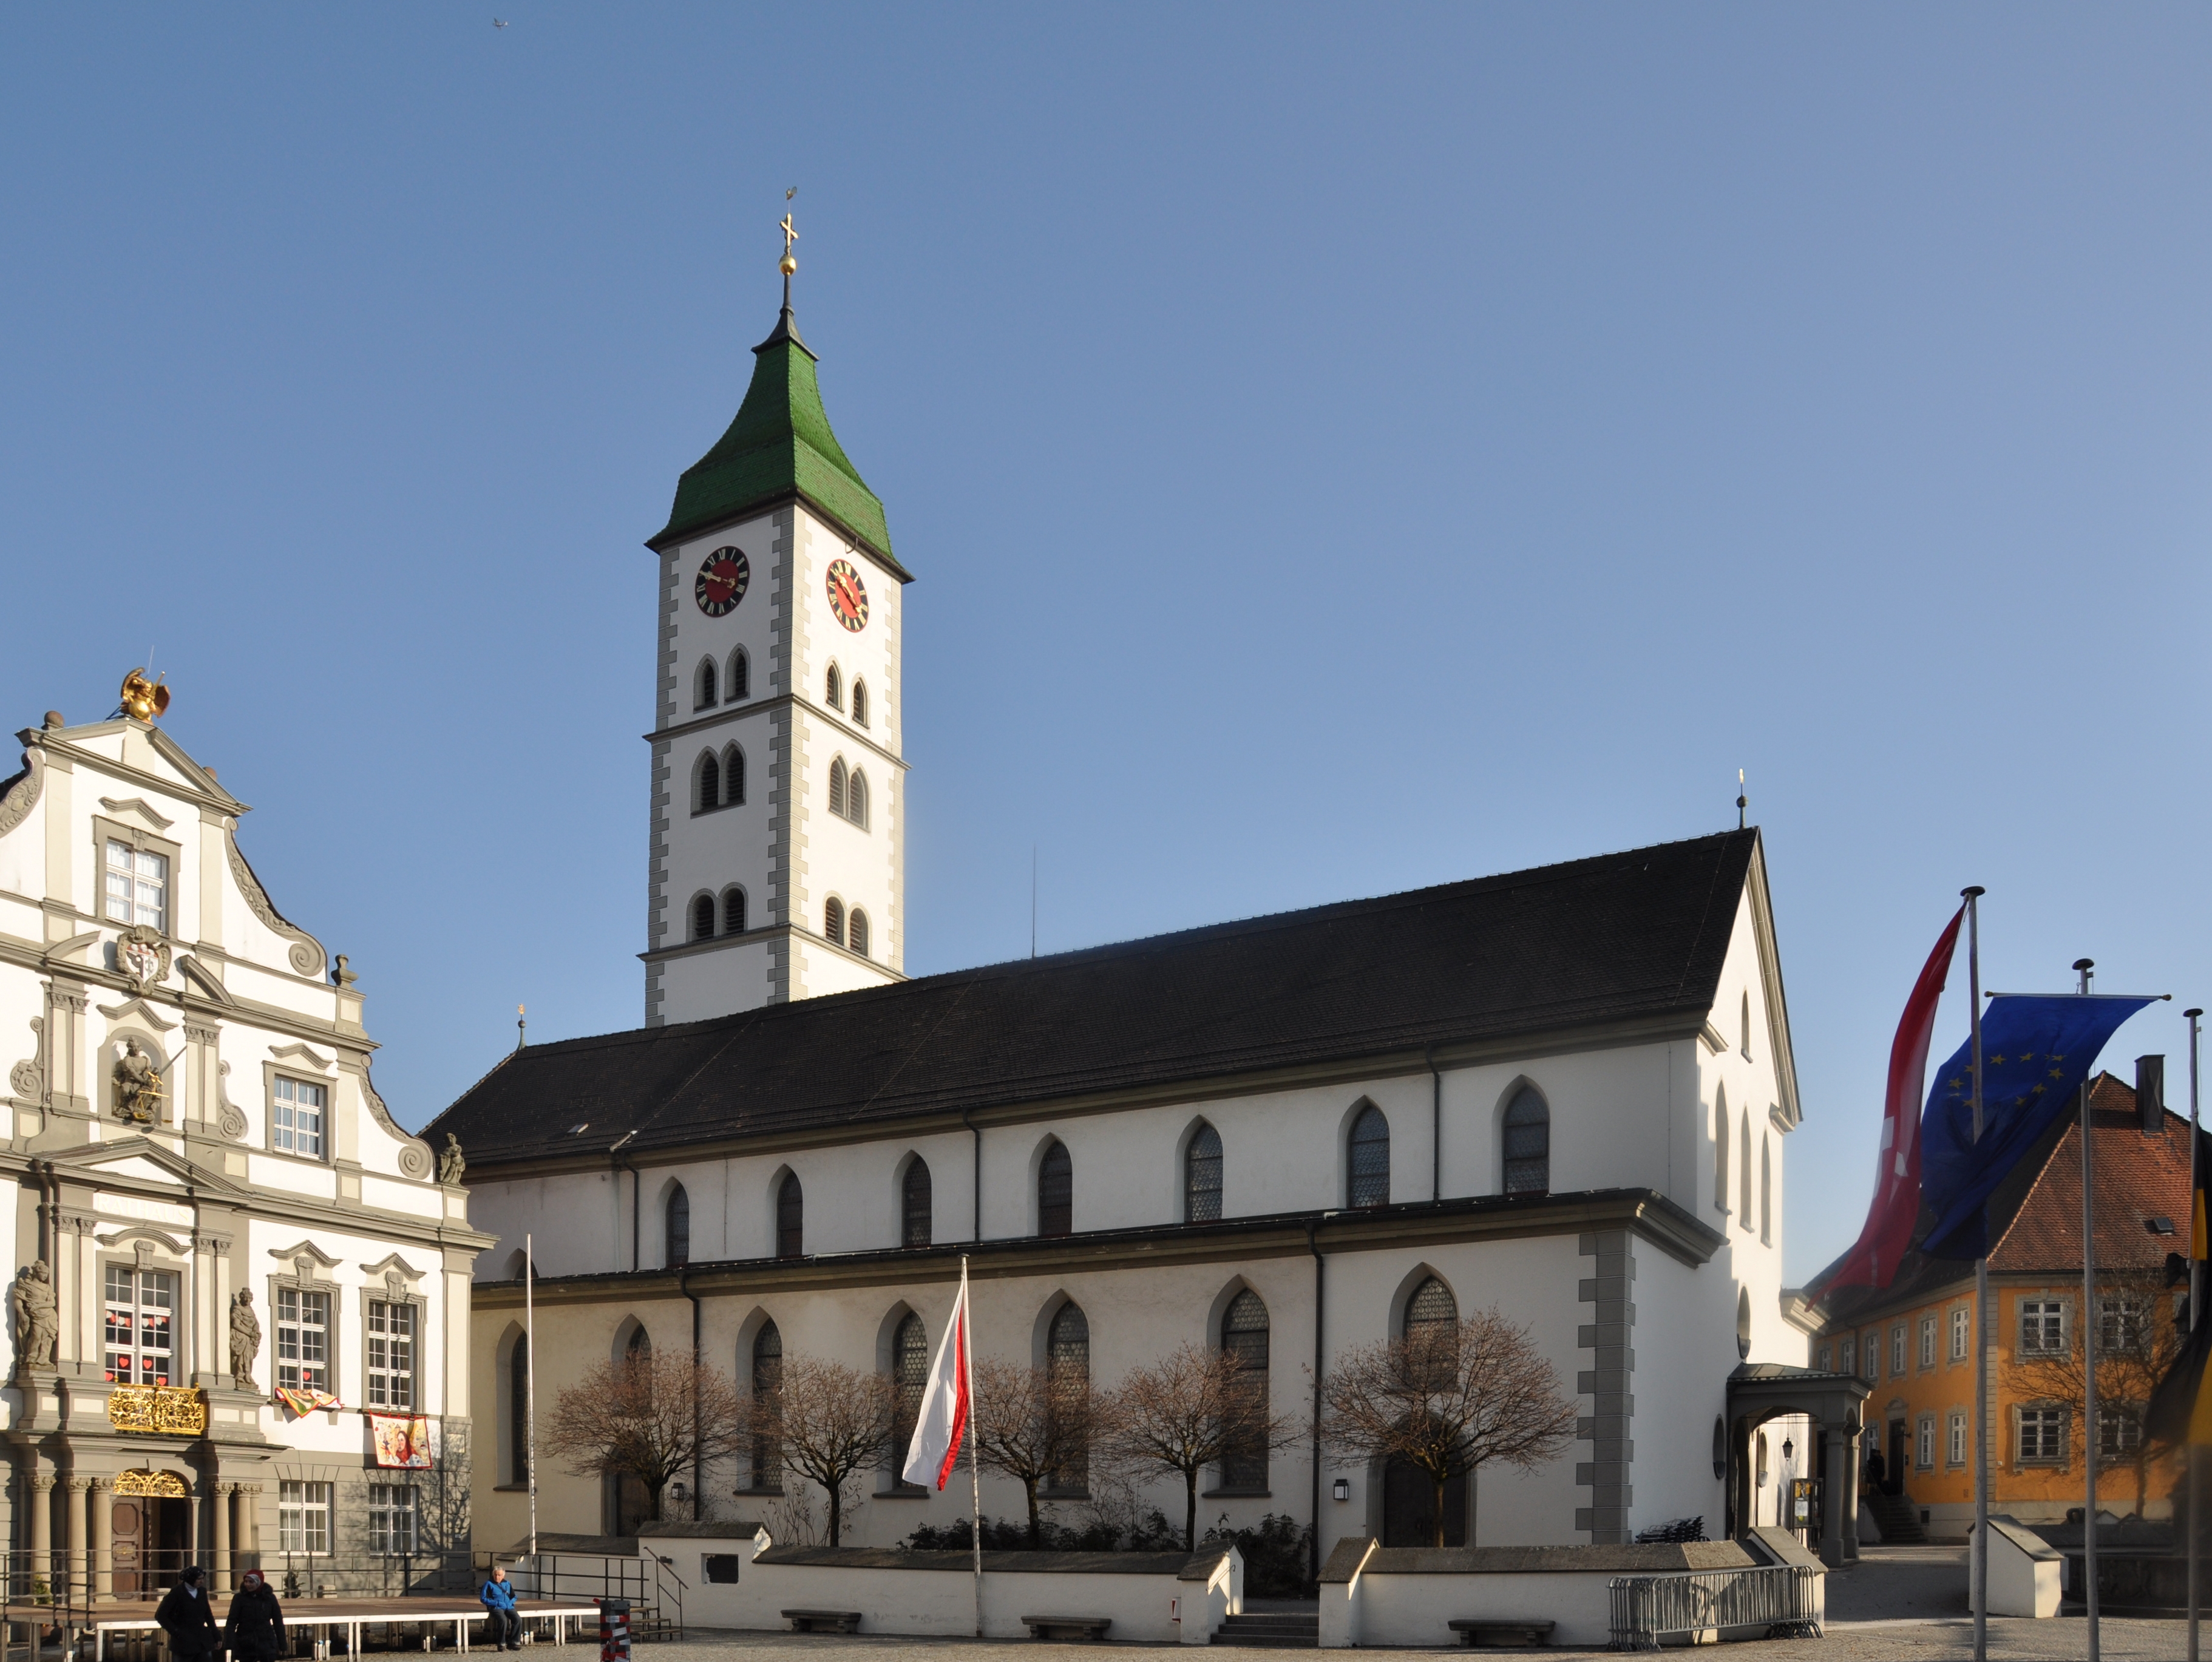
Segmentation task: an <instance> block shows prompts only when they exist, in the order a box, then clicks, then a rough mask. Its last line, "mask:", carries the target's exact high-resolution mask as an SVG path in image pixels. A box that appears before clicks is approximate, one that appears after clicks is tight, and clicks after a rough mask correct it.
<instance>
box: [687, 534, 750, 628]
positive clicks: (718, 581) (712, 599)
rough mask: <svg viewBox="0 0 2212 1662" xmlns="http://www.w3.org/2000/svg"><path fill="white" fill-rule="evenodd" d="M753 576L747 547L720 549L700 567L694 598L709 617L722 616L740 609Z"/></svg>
mask: <svg viewBox="0 0 2212 1662" xmlns="http://www.w3.org/2000/svg"><path fill="white" fill-rule="evenodd" d="M752 579H753V568H752V567H751V566H750V564H748V563H747V561H746V560H745V555H744V549H736V548H721V549H715V550H714V553H712V554H710V555H708V556H707V559H706V561H705V563H704V564H702V566H701V567H699V575H698V577H697V579H696V580H695V581H694V582H693V583H692V585H691V597H692V598H693V599H695V600H696V601H697V602H698V603H699V610H701V611H702V612H704V613H706V614H707V616H709V617H720V616H723V615H724V614H725V613H727V612H732V611H735V610H737V606H738V602H739V601H740V600H743V599H744V597H745V585H746V584H748V583H750V582H751V581H752Z"/></svg>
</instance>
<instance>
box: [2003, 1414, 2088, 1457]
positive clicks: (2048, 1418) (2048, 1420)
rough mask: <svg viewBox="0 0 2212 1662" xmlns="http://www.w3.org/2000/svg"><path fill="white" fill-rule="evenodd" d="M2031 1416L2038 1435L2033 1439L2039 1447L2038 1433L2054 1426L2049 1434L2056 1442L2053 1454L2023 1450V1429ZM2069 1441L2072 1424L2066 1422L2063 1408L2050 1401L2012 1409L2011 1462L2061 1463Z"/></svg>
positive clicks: (2071, 1433)
mask: <svg viewBox="0 0 2212 1662" xmlns="http://www.w3.org/2000/svg"><path fill="white" fill-rule="evenodd" d="M2031 1418H2032V1419H2033V1421H2034V1422H2035V1425H2036V1427H2037V1431H2038V1435H2037V1437H2036V1442H2037V1445H2038V1447H2040V1446H2041V1444H2042V1442H2043V1437H2042V1435H2041V1434H2042V1432H2043V1431H2045V1430H2046V1429H2051V1428H2054V1427H2055V1430H2054V1431H2053V1433H2052V1435H2054V1436H2055V1437H2056V1439H2057V1445H2058V1452H2057V1453H2055V1454H2044V1453H2034V1454H2031V1453H2028V1452H2027V1441H2028V1440H2027V1428H2028V1422H2029V1421H2030V1420H2031ZM2072 1441H2073V1427H2072V1425H2071V1424H2070V1422H2069V1416H2068V1414H2067V1411H2066V1410H2065V1409H2064V1408H2063V1407H2060V1406H2055V1405H2052V1404H2038V1405H2036V1406H2034V1407H2026V1406H2023V1407H2020V1408H2015V1409H2014V1410H2013V1451H2014V1453H2015V1457H2016V1458H2015V1464H2016V1465H2065V1464H2066V1456H2067V1453H2068V1450H2069V1447H2070V1446H2071V1443H2072Z"/></svg>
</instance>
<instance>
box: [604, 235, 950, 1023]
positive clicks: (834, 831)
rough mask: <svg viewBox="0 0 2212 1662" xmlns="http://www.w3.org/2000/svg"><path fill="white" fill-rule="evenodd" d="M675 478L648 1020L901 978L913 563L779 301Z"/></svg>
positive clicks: (659, 707)
mask: <svg viewBox="0 0 2212 1662" xmlns="http://www.w3.org/2000/svg"><path fill="white" fill-rule="evenodd" d="M782 229H783V233H784V256H783V261H782V267H781V269H782V271H783V312H782V314H781V316H780V317H779V318H777V319H776V325H775V329H774V330H773V331H771V332H770V333H769V337H768V338H767V339H766V340H764V341H763V342H762V343H760V344H759V345H758V346H757V347H755V348H754V349H753V374H752V382H751V385H749V386H748V387H747V388H746V389H745V396H744V403H742V404H741V405H739V406H738V414H737V417H736V419H735V420H734V421H732V422H731V423H730V425H729V428H728V430H727V431H726V432H725V433H724V434H722V436H721V439H720V441H719V442H717V443H716V444H715V446H714V448H713V449H712V450H710V451H708V452H707V453H706V455H704V456H703V457H702V458H700V459H699V460H698V461H697V462H696V464H693V465H692V466H691V467H690V468H689V469H688V470H685V472H684V476H682V478H680V479H679V480H678V482H677V486H676V503H675V506H674V507H673V508H672V509H671V512H670V513H669V517H668V524H667V525H666V526H665V528H664V529H662V530H661V531H659V532H658V533H656V534H655V535H654V536H653V537H651V538H649V539H648V540H647V543H646V546H647V548H649V549H652V550H653V552H654V554H655V555H658V556H659V585H660V586H659V655H658V657H657V658H656V659H655V661H654V662H655V671H656V674H655V693H656V697H655V713H654V719H653V732H652V733H651V734H650V735H649V736H648V737H649V742H650V743H651V744H652V746H653V786H652V802H653V816H652V854H651V862H650V867H649V875H648V878H647V900H646V949H645V951H644V952H642V953H641V954H640V956H641V958H643V960H644V961H645V1019H646V1024H647V1026H649V1027H659V1026H661V1025H664V1024H665V1023H669V1022H695V1021H699V1020H702V1019H704V1018H706V1017H708V1016H726V1015H728V1014H729V1013H731V1012H732V1011H733V1010H752V1009H756V1008H757V1007H758V1006H760V1005H762V1004H775V1003H777V1002H780V1001H781V1000H783V999H787V998H811V997H813V996H815V995H817V994H819V993H825V992H849V991H851V990H853V989H854V988H857V987H867V986H881V985H884V983H886V982H890V981H896V980H900V979H902V966H903V964H904V961H905V955H906V861H905V846H906V763H905V761H903V760H902V756H901V749H902V745H901V742H900V740H901V728H902V724H903V721H904V707H903V705H902V701H901V698H900V695H899V622H900V618H901V616H902V612H903V610H904V608H903V604H902V591H903V589H904V587H905V585H907V584H908V583H909V582H911V581H913V578H912V576H911V574H910V573H908V571H907V569H906V568H905V567H903V566H902V565H900V564H899V562H898V560H897V559H896V556H895V555H893V554H892V553H891V543H890V531H888V530H887V529H886V528H885V526H884V505H883V503H882V502H881V501H879V500H877V497H876V494H875V493H874V492H873V491H872V490H870V489H869V488H868V487H867V485H866V482H863V481H862V479H861V477H860V470H858V469H857V468H855V467H854V465H853V464H852V461H851V459H850V458H848V457H847V456H846V454H845V452H844V449H843V447H842V446H840V445H839V444H838V442H837V436H836V434H834V433H832V432H831V431H830V429H829V416H828V415H827V414H825V413H824V411H823V408H822V392H821V389H820V387H819V385H817V382H816V379H815V369H814V367H815V363H816V358H815V355H814V354H813V352H812V351H811V349H809V348H808V347H807V345H806V343H805V341H803V340H801V339H800V338H799V327H798V324H797V322H796V320H795V319H794V318H793V315H792V310H791V277H792V273H793V271H794V270H797V268H798V262H797V261H796V260H795V259H793V258H792V253H791V244H792V241H793V239H795V238H796V236H797V235H798V233H797V232H795V231H793V229H792V228H791V219H790V215H785V216H784V221H783V226H782Z"/></svg>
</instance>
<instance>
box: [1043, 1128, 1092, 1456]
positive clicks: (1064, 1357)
mask: <svg viewBox="0 0 2212 1662" xmlns="http://www.w3.org/2000/svg"><path fill="white" fill-rule="evenodd" d="M1054 1146H1055V1147H1057V1146H1058V1145H1057V1144H1055V1145H1054ZM1044 1366H1045V1375H1046V1377H1047V1378H1048V1379H1049V1380H1053V1381H1054V1382H1055V1383H1058V1382H1060V1381H1069V1382H1080V1381H1085V1380H1089V1379H1090V1377H1091V1323H1090V1321H1089V1320H1088V1319H1085V1316H1084V1313H1083V1308H1082V1307H1081V1306H1080V1305H1078V1304H1076V1303H1075V1302H1073V1301H1069V1302H1068V1303H1066V1304H1063V1305H1061V1306H1060V1309H1059V1311H1058V1313H1056V1314H1054V1317H1053V1319H1052V1326H1051V1327H1050V1328H1049V1329H1048V1330H1047V1332H1046V1336H1045V1360H1044ZM1090 1486H1091V1455H1090V1451H1089V1450H1088V1449H1084V1450H1081V1451H1079V1452H1078V1453H1075V1454H1074V1455H1073V1456H1072V1457H1071V1458H1070V1459H1069V1460H1068V1462H1067V1464H1066V1465H1064V1466H1062V1467H1061V1468H1060V1470H1059V1471H1056V1472H1054V1474H1053V1477H1052V1489H1053V1491H1054V1493H1056V1494H1060V1495H1080V1494H1083V1493H1084V1492H1085V1490H1087V1489H1089V1488H1090Z"/></svg>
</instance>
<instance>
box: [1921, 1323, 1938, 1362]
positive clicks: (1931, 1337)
mask: <svg viewBox="0 0 2212 1662" xmlns="http://www.w3.org/2000/svg"><path fill="white" fill-rule="evenodd" d="M1935 1365H1936V1318H1935V1317H1934V1316H1932V1315H1927V1316H1923V1317H1921V1318H1920V1371H1921V1372H1922V1373H1923V1374H1924V1373H1926V1372H1927V1371H1928V1370H1929V1368H1933V1367H1934V1366H1935Z"/></svg>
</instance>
